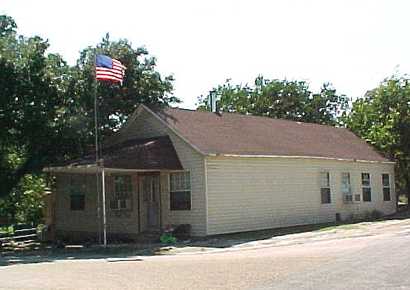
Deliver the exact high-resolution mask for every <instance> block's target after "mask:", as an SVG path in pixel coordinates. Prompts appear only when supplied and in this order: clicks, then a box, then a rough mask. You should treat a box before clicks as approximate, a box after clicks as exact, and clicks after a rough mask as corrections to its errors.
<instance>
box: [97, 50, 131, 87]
mask: <svg viewBox="0 0 410 290" xmlns="http://www.w3.org/2000/svg"><path fill="white" fill-rule="evenodd" d="M125 69H126V67H125V66H123V65H122V63H121V62H120V61H118V60H116V59H113V58H111V57H108V56H106V55H102V54H99V55H97V57H96V58H95V78H96V79H97V80H104V81H111V82H114V83H116V82H119V83H121V84H122V81H123V79H124V75H125Z"/></svg>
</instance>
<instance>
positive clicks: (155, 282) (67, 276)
mask: <svg viewBox="0 0 410 290" xmlns="http://www.w3.org/2000/svg"><path fill="white" fill-rule="evenodd" d="M358 233H359V234H357V235H355V236H354V237H347V238H346V237H343V234H339V235H337V236H335V238H334V239H327V240H319V241H314V240H313V241H312V239H310V240H306V241H304V242H303V241H301V240H298V243H297V244H291V245H285V246H277V245H276V246H269V245H268V246H264V247H256V248H244V249H240V250H235V251H229V250H228V251H225V252H218V253H207V254H199V253H198V254H189V255H176V256H154V257H128V258H125V259H84V260H75V261H74V260H70V259H69V258H66V259H64V260H58V261H51V262H40V263H34V262H27V261H26V262H27V263H25V264H16V265H10V266H3V267H0V289H19V290H23V289H41V290H47V289H410V220H409V219H408V220H402V221H399V222H397V223H395V224H393V225H391V224H388V225H383V226H379V227H378V228H377V230H374V229H372V230H370V229H361V230H360V232H358ZM346 236H348V235H346ZM289 239H292V236H289Z"/></svg>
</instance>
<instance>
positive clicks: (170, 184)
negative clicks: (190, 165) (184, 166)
mask: <svg viewBox="0 0 410 290" xmlns="http://www.w3.org/2000/svg"><path fill="white" fill-rule="evenodd" d="M181 173H188V174H189V190H187V189H184V190H174V191H173V190H172V183H171V179H172V178H171V175H172V174H181ZM168 188H169V210H170V211H191V210H192V175H191V172H190V171H189V170H183V171H173V172H170V173H169V174H168ZM178 192H189V208H185V209H178V208H173V207H172V204H173V203H172V194H173V193H178Z"/></svg>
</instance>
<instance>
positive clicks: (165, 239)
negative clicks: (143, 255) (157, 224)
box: [159, 233, 177, 244]
mask: <svg viewBox="0 0 410 290" xmlns="http://www.w3.org/2000/svg"><path fill="white" fill-rule="evenodd" d="M159 240H160V241H161V243H163V244H175V243H176V242H177V238H175V237H174V236H173V235H172V234H170V233H164V234H162V235H161V237H160V238H159Z"/></svg>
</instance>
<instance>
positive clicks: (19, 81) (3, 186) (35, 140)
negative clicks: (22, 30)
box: [0, 15, 178, 196]
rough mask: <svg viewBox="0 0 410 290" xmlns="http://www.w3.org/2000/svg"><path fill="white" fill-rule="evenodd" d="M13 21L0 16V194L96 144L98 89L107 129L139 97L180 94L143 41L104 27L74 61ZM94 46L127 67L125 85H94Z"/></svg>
mask: <svg viewBox="0 0 410 290" xmlns="http://www.w3.org/2000/svg"><path fill="white" fill-rule="evenodd" d="M16 29H17V25H16V23H15V22H14V20H13V19H12V18H11V17H9V16H6V15H1V16H0V36H1V37H0V88H1V90H0V127H1V128H2V129H3V130H0V196H6V195H9V194H11V193H12V192H13V194H14V193H15V194H22V192H24V190H23V191H21V190H18V189H17V185H18V184H19V182H20V181H21V180H22V179H23V178H24V176H25V175H27V174H34V175H36V174H39V173H40V172H41V170H42V168H44V167H45V166H47V165H50V164H54V163H58V162H61V161H64V160H67V159H71V158H75V157H78V156H80V155H82V154H84V153H85V152H88V151H89V149H90V148H92V146H93V140H94V130H93V127H94V120H93V116H94V107H93V104H94V95H95V94H97V95H98V96H99V124H100V128H99V129H100V130H101V132H102V135H103V136H109V135H111V134H112V133H113V132H114V131H116V130H118V128H119V127H120V126H121V125H122V124H123V123H124V122H125V121H126V119H127V118H128V116H129V115H130V114H131V113H132V112H133V111H134V109H135V108H136V107H137V105H138V104H139V103H145V104H155V105H163V106H166V105H168V104H170V103H174V102H177V101H178V99H177V98H175V97H174V96H173V95H172V94H171V92H172V89H173V88H172V82H173V78H172V76H166V77H164V78H163V77H162V76H161V75H160V74H159V73H158V71H157V70H156V60H155V58H153V57H151V56H149V54H148V51H147V50H146V49H145V48H137V49H134V48H133V47H132V45H131V43H129V42H128V41H127V40H124V39H121V40H118V41H110V39H109V37H108V35H107V36H106V37H104V38H103V39H102V41H101V43H99V44H97V45H96V46H95V47H87V48H86V49H84V50H83V51H82V52H81V53H80V57H79V60H78V61H77V64H76V65H75V66H69V65H68V64H67V63H66V62H65V61H64V60H63V58H62V57H61V56H60V55H58V54H51V53H48V52H47V49H48V47H49V44H48V41H46V40H43V39H41V38H40V37H38V36H34V37H25V36H22V35H18V34H17V32H16ZM97 53H104V54H107V55H110V56H111V57H113V58H116V59H119V60H120V61H121V62H122V63H123V64H124V65H125V66H126V67H127V70H126V76H125V80H124V84H123V85H122V86H118V85H112V84H109V83H100V84H99V85H98V86H97V85H96V81H95V72H94V59H95V55H96V54H97ZM24 182H26V181H24Z"/></svg>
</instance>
